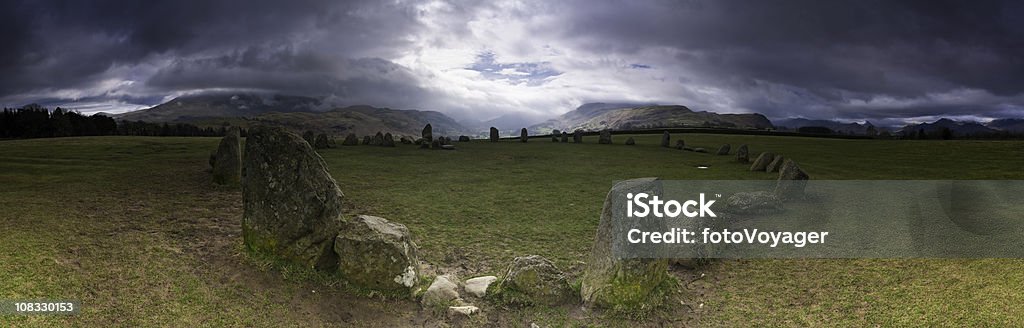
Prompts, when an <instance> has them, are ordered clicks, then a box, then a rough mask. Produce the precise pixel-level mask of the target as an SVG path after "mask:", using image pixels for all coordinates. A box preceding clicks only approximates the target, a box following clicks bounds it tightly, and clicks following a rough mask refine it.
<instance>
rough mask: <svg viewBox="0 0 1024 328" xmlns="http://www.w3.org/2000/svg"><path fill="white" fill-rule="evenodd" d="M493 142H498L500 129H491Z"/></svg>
mask: <svg viewBox="0 0 1024 328" xmlns="http://www.w3.org/2000/svg"><path fill="white" fill-rule="evenodd" d="M491 142H498V129H497V128H495V127H493V126H492V127H491Z"/></svg>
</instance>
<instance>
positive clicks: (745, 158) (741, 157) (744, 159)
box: [736, 145, 750, 164]
mask: <svg viewBox="0 0 1024 328" xmlns="http://www.w3.org/2000/svg"><path fill="white" fill-rule="evenodd" d="M736 161H737V162H740V163H744V164H746V163H750V152H749V151H748V150H747V145H740V148H739V149H737V150H736Z"/></svg>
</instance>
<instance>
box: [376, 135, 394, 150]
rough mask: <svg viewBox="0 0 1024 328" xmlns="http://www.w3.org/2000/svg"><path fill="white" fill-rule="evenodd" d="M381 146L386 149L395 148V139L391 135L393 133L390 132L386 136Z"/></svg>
mask: <svg viewBox="0 0 1024 328" xmlns="http://www.w3.org/2000/svg"><path fill="white" fill-rule="evenodd" d="M380 145H381V146H384V147H394V146H395V137H394V136H392V135H391V132H388V133H385V134H384V142H382V143H381V144H380Z"/></svg>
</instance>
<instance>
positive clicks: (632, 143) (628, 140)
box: [626, 137, 636, 146]
mask: <svg viewBox="0 0 1024 328" xmlns="http://www.w3.org/2000/svg"><path fill="white" fill-rule="evenodd" d="M635 144H636V141H635V140H633V137H629V138H626V145H629V146H632V145H635Z"/></svg>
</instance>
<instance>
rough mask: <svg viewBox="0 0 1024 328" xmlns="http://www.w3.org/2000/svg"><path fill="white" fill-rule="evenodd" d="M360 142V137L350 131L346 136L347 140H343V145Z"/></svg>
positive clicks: (353, 144) (352, 144)
mask: <svg viewBox="0 0 1024 328" xmlns="http://www.w3.org/2000/svg"><path fill="white" fill-rule="evenodd" d="M358 144H359V137H356V134H355V133H349V134H348V135H347V136H345V141H342V142H341V145H342V146H355V145H358Z"/></svg>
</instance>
